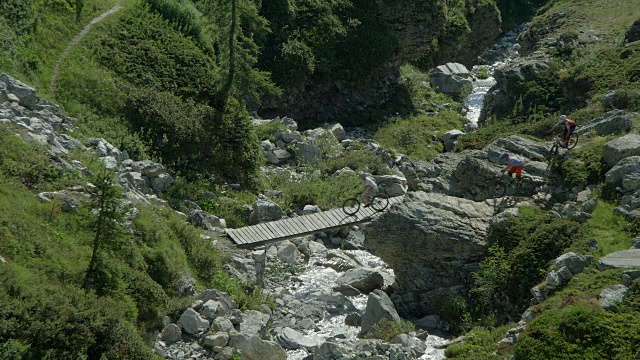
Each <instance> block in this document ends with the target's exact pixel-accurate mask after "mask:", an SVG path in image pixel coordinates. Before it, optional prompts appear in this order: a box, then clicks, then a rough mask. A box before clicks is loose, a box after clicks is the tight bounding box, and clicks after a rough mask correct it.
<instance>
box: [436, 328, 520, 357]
mask: <svg viewBox="0 0 640 360" xmlns="http://www.w3.org/2000/svg"><path fill="white" fill-rule="evenodd" d="M512 327H513V324H507V325H503V326H500V327H495V328H484V327H477V328H474V329H473V330H471V331H469V332H468V333H466V334H465V338H464V341H462V342H459V343H456V344H452V345H449V346H448V347H447V349H446V350H445V351H444V354H445V356H446V357H447V359H449V358H451V359H461V360H462V359H464V360H485V359H487V360H502V359H504V357H505V356H507V355H506V354H505V355H499V354H496V344H497V343H498V341H500V340H502V338H503V337H504V334H505V333H506V332H507V330H509V329H511V328H512Z"/></svg>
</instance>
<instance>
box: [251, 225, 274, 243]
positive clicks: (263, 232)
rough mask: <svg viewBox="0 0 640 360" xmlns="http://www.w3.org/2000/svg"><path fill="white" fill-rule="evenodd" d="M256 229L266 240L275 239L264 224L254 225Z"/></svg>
mask: <svg viewBox="0 0 640 360" xmlns="http://www.w3.org/2000/svg"><path fill="white" fill-rule="evenodd" d="M253 226H254V229H255V230H256V231H257V232H259V233H260V234H261V235H262V237H264V239H265V240H271V239H273V234H272V233H271V232H269V230H268V229H267V228H266V227H265V226H264V225H263V224H256V225H253Z"/></svg>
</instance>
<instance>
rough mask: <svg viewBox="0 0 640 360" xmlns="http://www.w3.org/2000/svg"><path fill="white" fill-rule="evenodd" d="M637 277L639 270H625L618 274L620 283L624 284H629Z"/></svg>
mask: <svg viewBox="0 0 640 360" xmlns="http://www.w3.org/2000/svg"><path fill="white" fill-rule="evenodd" d="M638 278H640V270H627V271H623V272H622V274H621V275H620V279H621V280H622V284H623V285H626V286H631V283H633V282H634V281H635V280H636V279H638Z"/></svg>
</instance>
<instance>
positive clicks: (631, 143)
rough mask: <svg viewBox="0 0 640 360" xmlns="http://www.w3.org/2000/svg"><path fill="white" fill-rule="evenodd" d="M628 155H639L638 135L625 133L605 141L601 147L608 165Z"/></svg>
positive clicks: (639, 143)
mask: <svg viewBox="0 0 640 360" xmlns="http://www.w3.org/2000/svg"><path fill="white" fill-rule="evenodd" d="M630 156H640V135H637V134H627V135H625V136H622V137H619V138H617V139H613V140H611V141H609V142H607V143H606V144H604V146H603V147H602V157H603V159H604V161H605V162H606V163H607V165H609V166H610V167H613V166H614V165H616V164H617V163H618V161H620V160H622V159H624V158H628V157H630Z"/></svg>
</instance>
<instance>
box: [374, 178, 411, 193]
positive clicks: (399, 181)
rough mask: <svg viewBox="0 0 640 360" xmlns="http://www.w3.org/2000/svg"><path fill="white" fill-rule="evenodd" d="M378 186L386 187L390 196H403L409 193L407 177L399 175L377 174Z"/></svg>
mask: <svg viewBox="0 0 640 360" xmlns="http://www.w3.org/2000/svg"><path fill="white" fill-rule="evenodd" d="M375 181H376V184H378V186H380V187H382V188H384V192H385V194H386V195H387V196H388V197H394V196H402V195H404V194H406V193H407V179H406V178H405V177H402V176H398V175H381V176H375Z"/></svg>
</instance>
